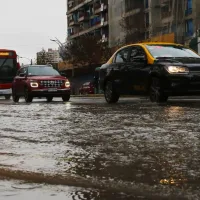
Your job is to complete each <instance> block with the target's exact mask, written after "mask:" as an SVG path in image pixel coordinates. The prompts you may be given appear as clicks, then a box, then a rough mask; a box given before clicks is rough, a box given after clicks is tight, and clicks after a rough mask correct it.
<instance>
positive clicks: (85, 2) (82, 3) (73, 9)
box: [67, 0, 92, 15]
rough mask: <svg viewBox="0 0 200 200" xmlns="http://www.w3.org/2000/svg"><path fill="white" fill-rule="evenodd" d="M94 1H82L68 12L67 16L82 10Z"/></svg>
mask: <svg viewBox="0 0 200 200" xmlns="http://www.w3.org/2000/svg"><path fill="white" fill-rule="evenodd" d="M91 1H92V0H80V1H79V2H78V4H77V5H76V6H74V7H73V8H71V9H70V10H69V11H68V12H67V15H68V14H70V13H72V12H74V11H75V10H78V9H79V8H81V7H82V6H84V5H85V4H88V3H90V2H91Z"/></svg>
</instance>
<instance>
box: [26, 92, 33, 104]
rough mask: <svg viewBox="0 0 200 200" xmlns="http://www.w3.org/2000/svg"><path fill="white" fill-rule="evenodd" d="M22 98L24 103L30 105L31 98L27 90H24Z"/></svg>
mask: <svg viewBox="0 0 200 200" xmlns="http://www.w3.org/2000/svg"><path fill="white" fill-rule="evenodd" d="M24 98H25V101H26V103H31V102H32V101H33V97H32V96H31V95H30V92H29V90H28V88H25V89H24Z"/></svg>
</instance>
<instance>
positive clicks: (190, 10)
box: [185, 8, 192, 16]
mask: <svg viewBox="0 0 200 200" xmlns="http://www.w3.org/2000/svg"><path fill="white" fill-rule="evenodd" d="M191 14H192V8H188V9H187V10H185V16H188V15H191Z"/></svg>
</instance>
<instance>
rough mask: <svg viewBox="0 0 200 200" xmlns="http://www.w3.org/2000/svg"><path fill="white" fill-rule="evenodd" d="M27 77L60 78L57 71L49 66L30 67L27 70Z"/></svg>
mask: <svg viewBox="0 0 200 200" xmlns="http://www.w3.org/2000/svg"><path fill="white" fill-rule="evenodd" d="M28 75H29V76H60V74H59V73H58V71H56V70H55V69H54V68H52V67H49V66H31V67H29V68H28Z"/></svg>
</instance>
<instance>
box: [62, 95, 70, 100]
mask: <svg viewBox="0 0 200 200" xmlns="http://www.w3.org/2000/svg"><path fill="white" fill-rule="evenodd" d="M69 99H70V94H68V95H65V96H62V100H63V101H69Z"/></svg>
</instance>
